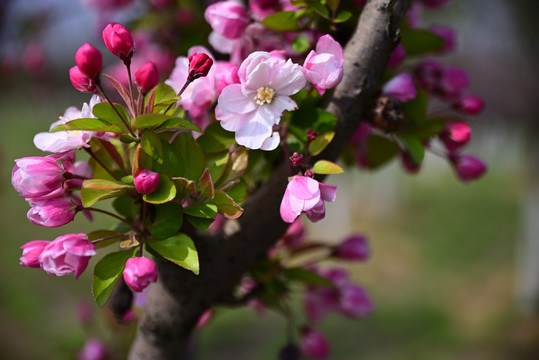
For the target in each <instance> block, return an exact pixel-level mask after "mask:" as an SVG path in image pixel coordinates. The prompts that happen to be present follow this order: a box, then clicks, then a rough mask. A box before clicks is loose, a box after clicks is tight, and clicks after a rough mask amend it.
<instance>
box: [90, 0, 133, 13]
mask: <svg viewBox="0 0 539 360" xmlns="http://www.w3.org/2000/svg"><path fill="white" fill-rule="evenodd" d="M82 2H83V4H84V5H85V6H88V7H91V8H93V9H94V10H97V11H104V10H116V9H120V8H123V7H126V6H128V5H130V4H131V3H133V0H82Z"/></svg>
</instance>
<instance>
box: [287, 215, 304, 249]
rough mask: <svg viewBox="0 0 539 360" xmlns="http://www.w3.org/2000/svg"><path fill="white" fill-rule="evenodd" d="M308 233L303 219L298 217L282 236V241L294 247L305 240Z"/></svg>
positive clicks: (288, 246) (291, 247)
mask: <svg viewBox="0 0 539 360" xmlns="http://www.w3.org/2000/svg"><path fill="white" fill-rule="evenodd" d="M306 234H307V231H306V230H305V227H304V226H303V222H302V221H301V219H296V220H295V221H294V222H293V223H292V225H290V226H289V227H288V229H287V230H286V232H285V233H284V235H283V236H282V237H281V242H282V244H283V245H284V246H286V247H287V248H289V249H294V248H296V247H298V246H300V245H301V244H302V243H303V242H304V240H305V237H306Z"/></svg>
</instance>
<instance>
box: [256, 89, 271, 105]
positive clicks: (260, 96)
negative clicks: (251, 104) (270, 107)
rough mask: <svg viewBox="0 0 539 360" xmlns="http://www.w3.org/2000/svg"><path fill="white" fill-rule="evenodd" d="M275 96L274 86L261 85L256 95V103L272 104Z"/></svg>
mask: <svg viewBox="0 0 539 360" xmlns="http://www.w3.org/2000/svg"><path fill="white" fill-rule="evenodd" d="M274 96H275V90H273V89H272V88H270V87H268V86H266V87H259V88H258V89H257V90H256V96H255V97H254V100H256V103H257V104H258V105H264V104H271V102H272V101H273V97H274Z"/></svg>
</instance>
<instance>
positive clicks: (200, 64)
mask: <svg viewBox="0 0 539 360" xmlns="http://www.w3.org/2000/svg"><path fill="white" fill-rule="evenodd" d="M212 65H213V59H212V58H211V57H209V56H208V54H205V53H196V52H194V53H192V54H191V55H189V79H191V81H192V80H194V79H198V78H199V77H202V76H208V73H209V72H210V69H211V67H212Z"/></svg>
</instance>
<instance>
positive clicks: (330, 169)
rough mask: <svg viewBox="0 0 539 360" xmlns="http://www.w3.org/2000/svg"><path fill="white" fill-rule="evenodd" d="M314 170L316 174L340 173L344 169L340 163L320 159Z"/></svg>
mask: <svg viewBox="0 0 539 360" xmlns="http://www.w3.org/2000/svg"><path fill="white" fill-rule="evenodd" d="M312 171H313V172H314V173H316V174H340V173H342V172H343V171H344V170H343V169H342V167H340V166H339V165H337V164H335V163H332V162H331V161H327V160H318V161H317V162H316V163H315V164H314V166H313V168H312Z"/></svg>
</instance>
